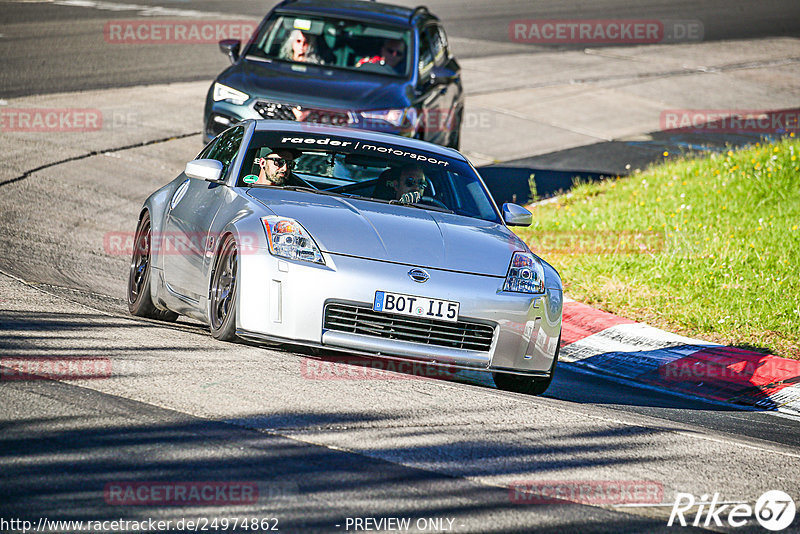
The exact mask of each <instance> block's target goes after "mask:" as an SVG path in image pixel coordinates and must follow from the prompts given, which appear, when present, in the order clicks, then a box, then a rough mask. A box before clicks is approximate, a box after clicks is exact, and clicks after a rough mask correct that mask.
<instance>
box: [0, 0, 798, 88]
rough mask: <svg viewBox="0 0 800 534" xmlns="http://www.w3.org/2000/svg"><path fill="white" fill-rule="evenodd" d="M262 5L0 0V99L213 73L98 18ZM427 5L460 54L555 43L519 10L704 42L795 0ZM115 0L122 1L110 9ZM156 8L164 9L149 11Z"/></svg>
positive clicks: (208, 51)
mask: <svg viewBox="0 0 800 534" xmlns="http://www.w3.org/2000/svg"><path fill="white" fill-rule="evenodd" d="M396 3H398V4H403V5H409V6H413V5H417V4H418V3H417V2H408V1H400V2H396ZM267 4H268V3H264V2H261V1H254V0H241V1H236V2H226V1H208V0H199V1H184V0H162V1H158V0H141V1H138V0H137V1H135V2H114V1H107V0H81V1H78V0H33V1H31V0H0V28H2V30H0V34H2V36H0V66H1V67H2V68H0V98H10V97H14V96H20V95H30V94H43V93H51V92H65V91H82V90H86V89H97V88H106V87H124V86H135V85H143V84H156V83H167V82H177V81H193V80H204V79H211V78H213V77H214V76H215V75H216V74H217V73H218V72H220V70H222V68H224V67H225V66H226V65H227V63H228V62H227V59H226V58H225V57H224V56H223V55H222V54H220V53H218V52H217V46H216V44H200V45H185V46H173V47H170V53H169V54H164V53H163V52H162V50H161V48H160V47H158V46H153V45H147V44H143V45H122V44H113V45H109V44H108V43H106V42H105V41H104V38H103V27H104V25H105V23H106V22H108V21H115V20H116V21H118V20H130V19H140V20H146V19H152V18H153V17H155V16H158V17H160V18H164V19H172V20H174V19H175V18H178V17H181V16H182V15H183V14H184V13H185V12H186V11H187V10H189V11H195V12H197V13H196V14H195V18H198V19H201V20H243V19H249V20H254V21H257V20H260V19H261V18H263V16H264V14H265V6H266V5H267ZM425 4H426V5H428V6H429V7H430V8H431V10H432V11H433V12H434V13H436V14H437V15H438V16H439V17H440V18H441V19H442V20H443V21H444V23H445V25H446V29H447V31H448V35H449V36H450V38H451V40H452V41H453V49H454V51H455V52H456V54H457V55H458V57H462V58H469V57H477V56H489V55H495V54H498V53H515V52H517V53H519V52H530V51H532V50H541V51H552V50H553V49H554V45H553V46H541V45H540V46H536V45H522V44H518V43H511V42H509V23H510V22H511V21H514V20H526V19H558V20H573V19H605V20H607V19H635V20H638V19H647V20H661V21H699V22H700V24H701V25H702V28H703V38H704V40H706V41H716V40H726V39H758V38H761V37H768V36H772V37H774V36H798V35H800V3H798V2H796V1H794V0H763V1H759V2H749V1H744V0H740V1H734V2H732V1H729V0H706V1H702V2H696V1H694V0H681V1H670V0H658V1H656V0H645V1H641V2H633V1H630V0H603V1H599V2H578V3H573V2H551V1H546V0H533V1H531V0H510V1H509V0H505V1H493V2H479V1H470V2H461V1H459V0H447V1H436V2H425ZM115 5H116V6H120V5H123V6H128V7H127V8H125V9H121V8H117V9H116V10H115V9H113V8H114V6H115ZM153 7H160V8H162V10H161V11H153V10H152V8H153ZM148 8H150V10H149V11H148ZM575 47H577V48H581V47H582V45H575V46H573V47H572V48H575Z"/></svg>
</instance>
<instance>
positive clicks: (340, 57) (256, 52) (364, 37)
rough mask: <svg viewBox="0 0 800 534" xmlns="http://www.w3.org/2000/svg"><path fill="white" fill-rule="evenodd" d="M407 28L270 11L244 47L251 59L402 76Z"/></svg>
mask: <svg viewBox="0 0 800 534" xmlns="http://www.w3.org/2000/svg"><path fill="white" fill-rule="evenodd" d="M410 44H411V37H410V31H409V30H408V29H405V28H399V27H394V26H382V25H378V24H371V23H365V22H357V21H348V20H339V19H331V18H323V17H305V16H303V17H300V16H295V15H276V16H274V17H273V18H272V19H271V20H270V21H268V22H267V24H265V25H264V26H262V29H261V31H260V33H259V34H258V35H257V36H256V38H255V39H254V40H253V42H252V43H251V45H250V46H249V48H248V49H247V51H246V53H245V54H246V56H247V57H250V58H251V59H252V58H260V59H269V60H280V61H288V62H293V63H307V64H317V65H325V66H330V67H339V68H344V69H348V70H355V71H360V72H371V73H377V74H384V75H387V76H402V77H407V76H408V72H409V69H410V65H411V59H412V56H413V54H409V53H408V52H409V50H410Z"/></svg>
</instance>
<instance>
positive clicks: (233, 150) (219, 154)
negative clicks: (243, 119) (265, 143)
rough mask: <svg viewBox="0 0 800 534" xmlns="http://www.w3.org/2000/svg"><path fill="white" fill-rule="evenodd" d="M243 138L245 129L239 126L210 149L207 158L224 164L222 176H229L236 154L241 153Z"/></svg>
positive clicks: (223, 135)
mask: <svg viewBox="0 0 800 534" xmlns="http://www.w3.org/2000/svg"><path fill="white" fill-rule="evenodd" d="M243 137H244V127H243V126H237V127H236V128H233V129H232V130H228V131H227V132H225V133H224V134H222V136H221V137H220V138H219V139H217V142H216V143H214V145H213V146H211V147H210V150H209V151H208V155H206V158H208V159H215V160H217V161H219V162H220V163H222V176H226V175H227V174H228V168H229V167H230V165H231V162H232V161H233V159H234V158H235V157H236V154H237V153H238V152H239V145H241V144H242V138H243Z"/></svg>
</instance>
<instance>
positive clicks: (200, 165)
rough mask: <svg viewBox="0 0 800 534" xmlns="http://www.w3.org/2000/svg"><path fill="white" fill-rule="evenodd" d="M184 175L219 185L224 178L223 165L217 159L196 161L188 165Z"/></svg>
mask: <svg viewBox="0 0 800 534" xmlns="http://www.w3.org/2000/svg"><path fill="white" fill-rule="evenodd" d="M184 174H186V176H188V177H189V178H197V179H198V180H205V181H206V182H215V183H219V181H220V177H221V176H222V163H220V162H219V161H217V160H215V159H196V160H193V161H190V162H189V163H187V164H186V170H185V171H184Z"/></svg>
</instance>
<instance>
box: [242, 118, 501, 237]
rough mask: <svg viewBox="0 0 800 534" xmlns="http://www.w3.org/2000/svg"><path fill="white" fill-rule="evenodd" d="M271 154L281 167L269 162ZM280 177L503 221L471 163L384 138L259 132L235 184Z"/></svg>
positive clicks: (345, 192) (327, 189)
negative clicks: (360, 138) (398, 144)
mask: <svg viewBox="0 0 800 534" xmlns="http://www.w3.org/2000/svg"><path fill="white" fill-rule="evenodd" d="M267 158H270V159H272V160H273V161H274V162H275V164H278V166H272V165H268V162H267V161H266V159H267ZM270 163H272V162H270ZM273 165H274V164H273ZM269 172H275V173H278V175H279V176H280V179H278V180H275V181H274V182H273V181H272V178H274V176H269V175H268V174H269ZM276 182H280V183H281V184H280V185H283V186H294V187H301V188H308V189H314V190H319V191H320V192H324V193H333V194H340V195H344V196H352V197H359V198H363V199H366V200H372V201H377V202H389V203H396V204H404V205H409V206H413V207H417V208H422V209H431V210H435V211H448V212H453V213H455V214H458V215H463V216H466V217H473V218H477V219H482V220H486V221H491V222H498V223H499V222H500V216H499V214H498V212H497V208H496V207H495V205H494V202H493V201H492V198H491V196H490V195H489V192H488V191H487V190H486V187H485V186H484V184H483V182H482V181H481V179H480V177H479V176H478V175H477V173H476V172H475V171H474V169H473V168H472V167H471V166H470V165H469V164H467V163H465V162H464V161H460V160H457V159H453V158H449V157H447V156H442V155H440V154H435V153H432V152H426V151H422V150H417V149H410V148H404V147H399V146H393V145H389V144H386V143H381V142H373V141H364V140H359V139H355V138H350V137H337V136H332V135H321V134H319V133H307V132H304V133H302V134H296V133H280V132H256V133H255V134H254V135H253V137H252V139H251V141H250V146H249V147H248V148H247V151H246V153H245V157H244V164H243V165H242V170H241V174H240V176H239V177H238V180H237V185H238V186H240V187H248V186H252V187H260V186H264V187H272V186H275V185H276Z"/></svg>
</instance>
